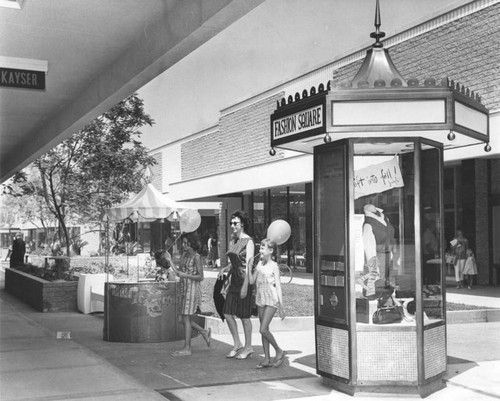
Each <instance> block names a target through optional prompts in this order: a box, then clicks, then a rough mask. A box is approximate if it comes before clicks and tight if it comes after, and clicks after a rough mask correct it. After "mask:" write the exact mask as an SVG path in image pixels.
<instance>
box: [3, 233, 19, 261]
mask: <svg viewBox="0 0 500 401" xmlns="http://www.w3.org/2000/svg"><path fill="white" fill-rule="evenodd" d="M15 240H16V236H15V235H14V236H13V237H12V242H11V243H10V245H9V251H8V252H7V256H6V257H5V261H6V262H7V259H9V258H10V255H12V244H13V243H14V241H15Z"/></svg>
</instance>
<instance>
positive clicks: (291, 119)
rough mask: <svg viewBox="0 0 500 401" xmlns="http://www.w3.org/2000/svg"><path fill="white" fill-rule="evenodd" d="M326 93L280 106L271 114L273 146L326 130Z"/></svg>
mask: <svg viewBox="0 0 500 401" xmlns="http://www.w3.org/2000/svg"><path fill="white" fill-rule="evenodd" d="M325 112H326V108H325V96H324V94H319V95H315V96H313V97H309V98H304V99H302V100H298V101H296V102H292V103H290V104H287V105H285V106H282V107H280V108H279V109H278V110H276V111H275V112H274V113H273V114H272V116H271V146H275V145H280V144H284V143H289V142H293V141H296V140H299V139H303V138H307V137H310V136H314V135H318V134H323V133H325V132H326V122H325V120H326V118H325Z"/></svg>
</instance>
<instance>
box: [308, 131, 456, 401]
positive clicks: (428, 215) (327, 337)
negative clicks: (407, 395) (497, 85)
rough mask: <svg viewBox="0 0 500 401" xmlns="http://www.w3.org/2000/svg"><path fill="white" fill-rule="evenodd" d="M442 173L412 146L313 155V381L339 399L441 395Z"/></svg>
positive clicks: (395, 141)
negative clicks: (317, 378)
mask: <svg viewBox="0 0 500 401" xmlns="http://www.w3.org/2000/svg"><path fill="white" fill-rule="evenodd" d="M442 165H443V149H442V145H441V144H440V143H436V142H433V141H430V140H427V139H423V138H418V137H417V138H394V137H391V138H351V139H344V140H339V141H336V142H331V143H327V144H325V145H321V146H318V147H316V148H315V149H314V185H315V188H314V195H315V200H314V206H315V218H314V221H315V232H316V238H315V247H314V256H315V259H314V272H315V302H316V310H315V315H316V346H317V371H318V373H319V374H321V375H322V376H323V377H324V378H325V379H326V380H327V381H328V383H329V384H330V385H332V386H333V387H335V388H337V389H339V390H341V391H344V392H347V393H350V394H354V393H355V392H357V391H362V389H363V388H369V387H377V388H379V387H380V388H381V389H383V388H385V390H386V391H390V392H394V391H397V392H401V391H403V392H405V391H406V390H408V392H412V391H414V392H418V393H419V394H420V395H426V394H429V393H431V392H433V391H435V390H436V388H437V387H439V386H442V375H443V374H444V372H445V371H446V321H445V319H446V315H445V291H444V285H443V278H444V271H443V266H445V264H444V262H445V261H444V252H443V241H444V239H443V232H442V227H443V221H442V220H443V206H442V205H443V200H442V180H443V168H442Z"/></svg>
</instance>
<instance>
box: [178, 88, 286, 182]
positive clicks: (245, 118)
mask: <svg viewBox="0 0 500 401" xmlns="http://www.w3.org/2000/svg"><path fill="white" fill-rule="evenodd" d="M282 96H283V94H278V95H275V96H272V97H269V98H267V99H264V100H262V101H260V102H257V103H255V104H252V105H251V106H248V107H245V108H242V109H240V110H237V111H235V112H233V113H228V114H226V115H223V116H222V117H221V118H220V120H219V131H216V132H212V133H210V134H207V135H205V136H203V137H201V138H196V139H193V140H192V141H188V142H185V143H184V144H183V145H182V148H181V157H182V159H181V160H182V180H189V179H194V178H200V177H205V176H209V175H213V174H220V173H223V172H227V171H233V170H237V169H241V168H246V167H250V166H256V165H261V164H264V163H270V162H275V161H276V160H278V159H280V158H283V157H284V152H283V151H280V150H278V151H277V153H276V156H270V155H269V149H270V148H269V141H270V135H271V133H270V118H271V114H272V113H273V112H274V110H275V109H276V101H277V100H278V99H281V97H282Z"/></svg>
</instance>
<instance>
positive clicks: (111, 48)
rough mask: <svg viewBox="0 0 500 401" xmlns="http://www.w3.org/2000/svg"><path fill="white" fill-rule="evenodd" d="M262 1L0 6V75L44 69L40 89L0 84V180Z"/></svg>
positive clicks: (17, 1) (121, 0)
mask: <svg viewBox="0 0 500 401" xmlns="http://www.w3.org/2000/svg"><path fill="white" fill-rule="evenodd" d="M263 1H264V0H147V1H145V0H105V1H102V0H85V1H81V0H44V1H38V0H24V1H21V0H10V1H9V2H8V3H7V4H9V7H5V6H2V4H0V38H1V39H0V67H2V65H1V63H4V65H3V67H4V68H20V67H21V69H27V70H38V71H44V72H45V71H46V75H45V81H46V84H45V89H44V90H36V89H22V88H14V87H5V86H0V178H1V180H0V182H4V181H6V180H7V179H8V178H10V177H11V176H12V175H13V174H14V173H15V172H16V171H19V170H21V169H22V168H24V167H26V166H27V165H28V164H29V163H31V162H32V161H34V160H35V159H36V158H37V157H39V156H41V155H42V154H44V153H45V152H46V151H48V150H49V149H51V148H53V147H54V146H55V145H57V144H59V143H60V142H61V141H63V140H64V139H65V138H68V137H69V136H70V135H72V134H73V133H75V132H77V131H78V130H80V129H81V128H83V127H84V126H85V125H86V124H88V123H89V122H90V121H92V120H93V119H94V118H96V117H97V116H99V115H100V114H102V113H103V112H105V111H106V110H108V109H109V108H110V107H112V106H114V105H115V104H117V103H118V102H120V101H121V100H123V99H124V98H126V97H127V96H129V95H130V94H132V93H134V92H135V91H136V90H138V89H139V88H141V87H142V86H143V85H145V84H146V83H148V82H149V81H151V80H152V79H154V78H155V77H157V76H158V75H159V74H161V73H163V72H164V71H166V70H167V69H168V68H170V67H171V66H173V65H174V64H175V63H177V62H178V61H179V60H181V59H182V58H184V57H186V56H187V55H189V54H190V53H191V52H193V51H195V50H196V49H197V48H198V47H200V46H201V45H203V44H204V43H205V42H207V41H208V40H210V38H212V37H214V36H215V35H217V34H218V33H219V32H221V31H223V30H224V29H226V28H227V27H228V26H229V25H231V24H232V23H233V22H235V21H236V20H238V19H239V18H241V17H243V16H244V15H246V14H247V13H248V12H250V11H251V10H252V9H254V8H255V7H256V6H258V5H259V4H261V3H262V2H263ZM4 3H5V2H4ZM12 5H13V6H16V7H11V6H12ZM23 65H24V67H23ZM165 96H168V93H166V94H165Z"/></svg>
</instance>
